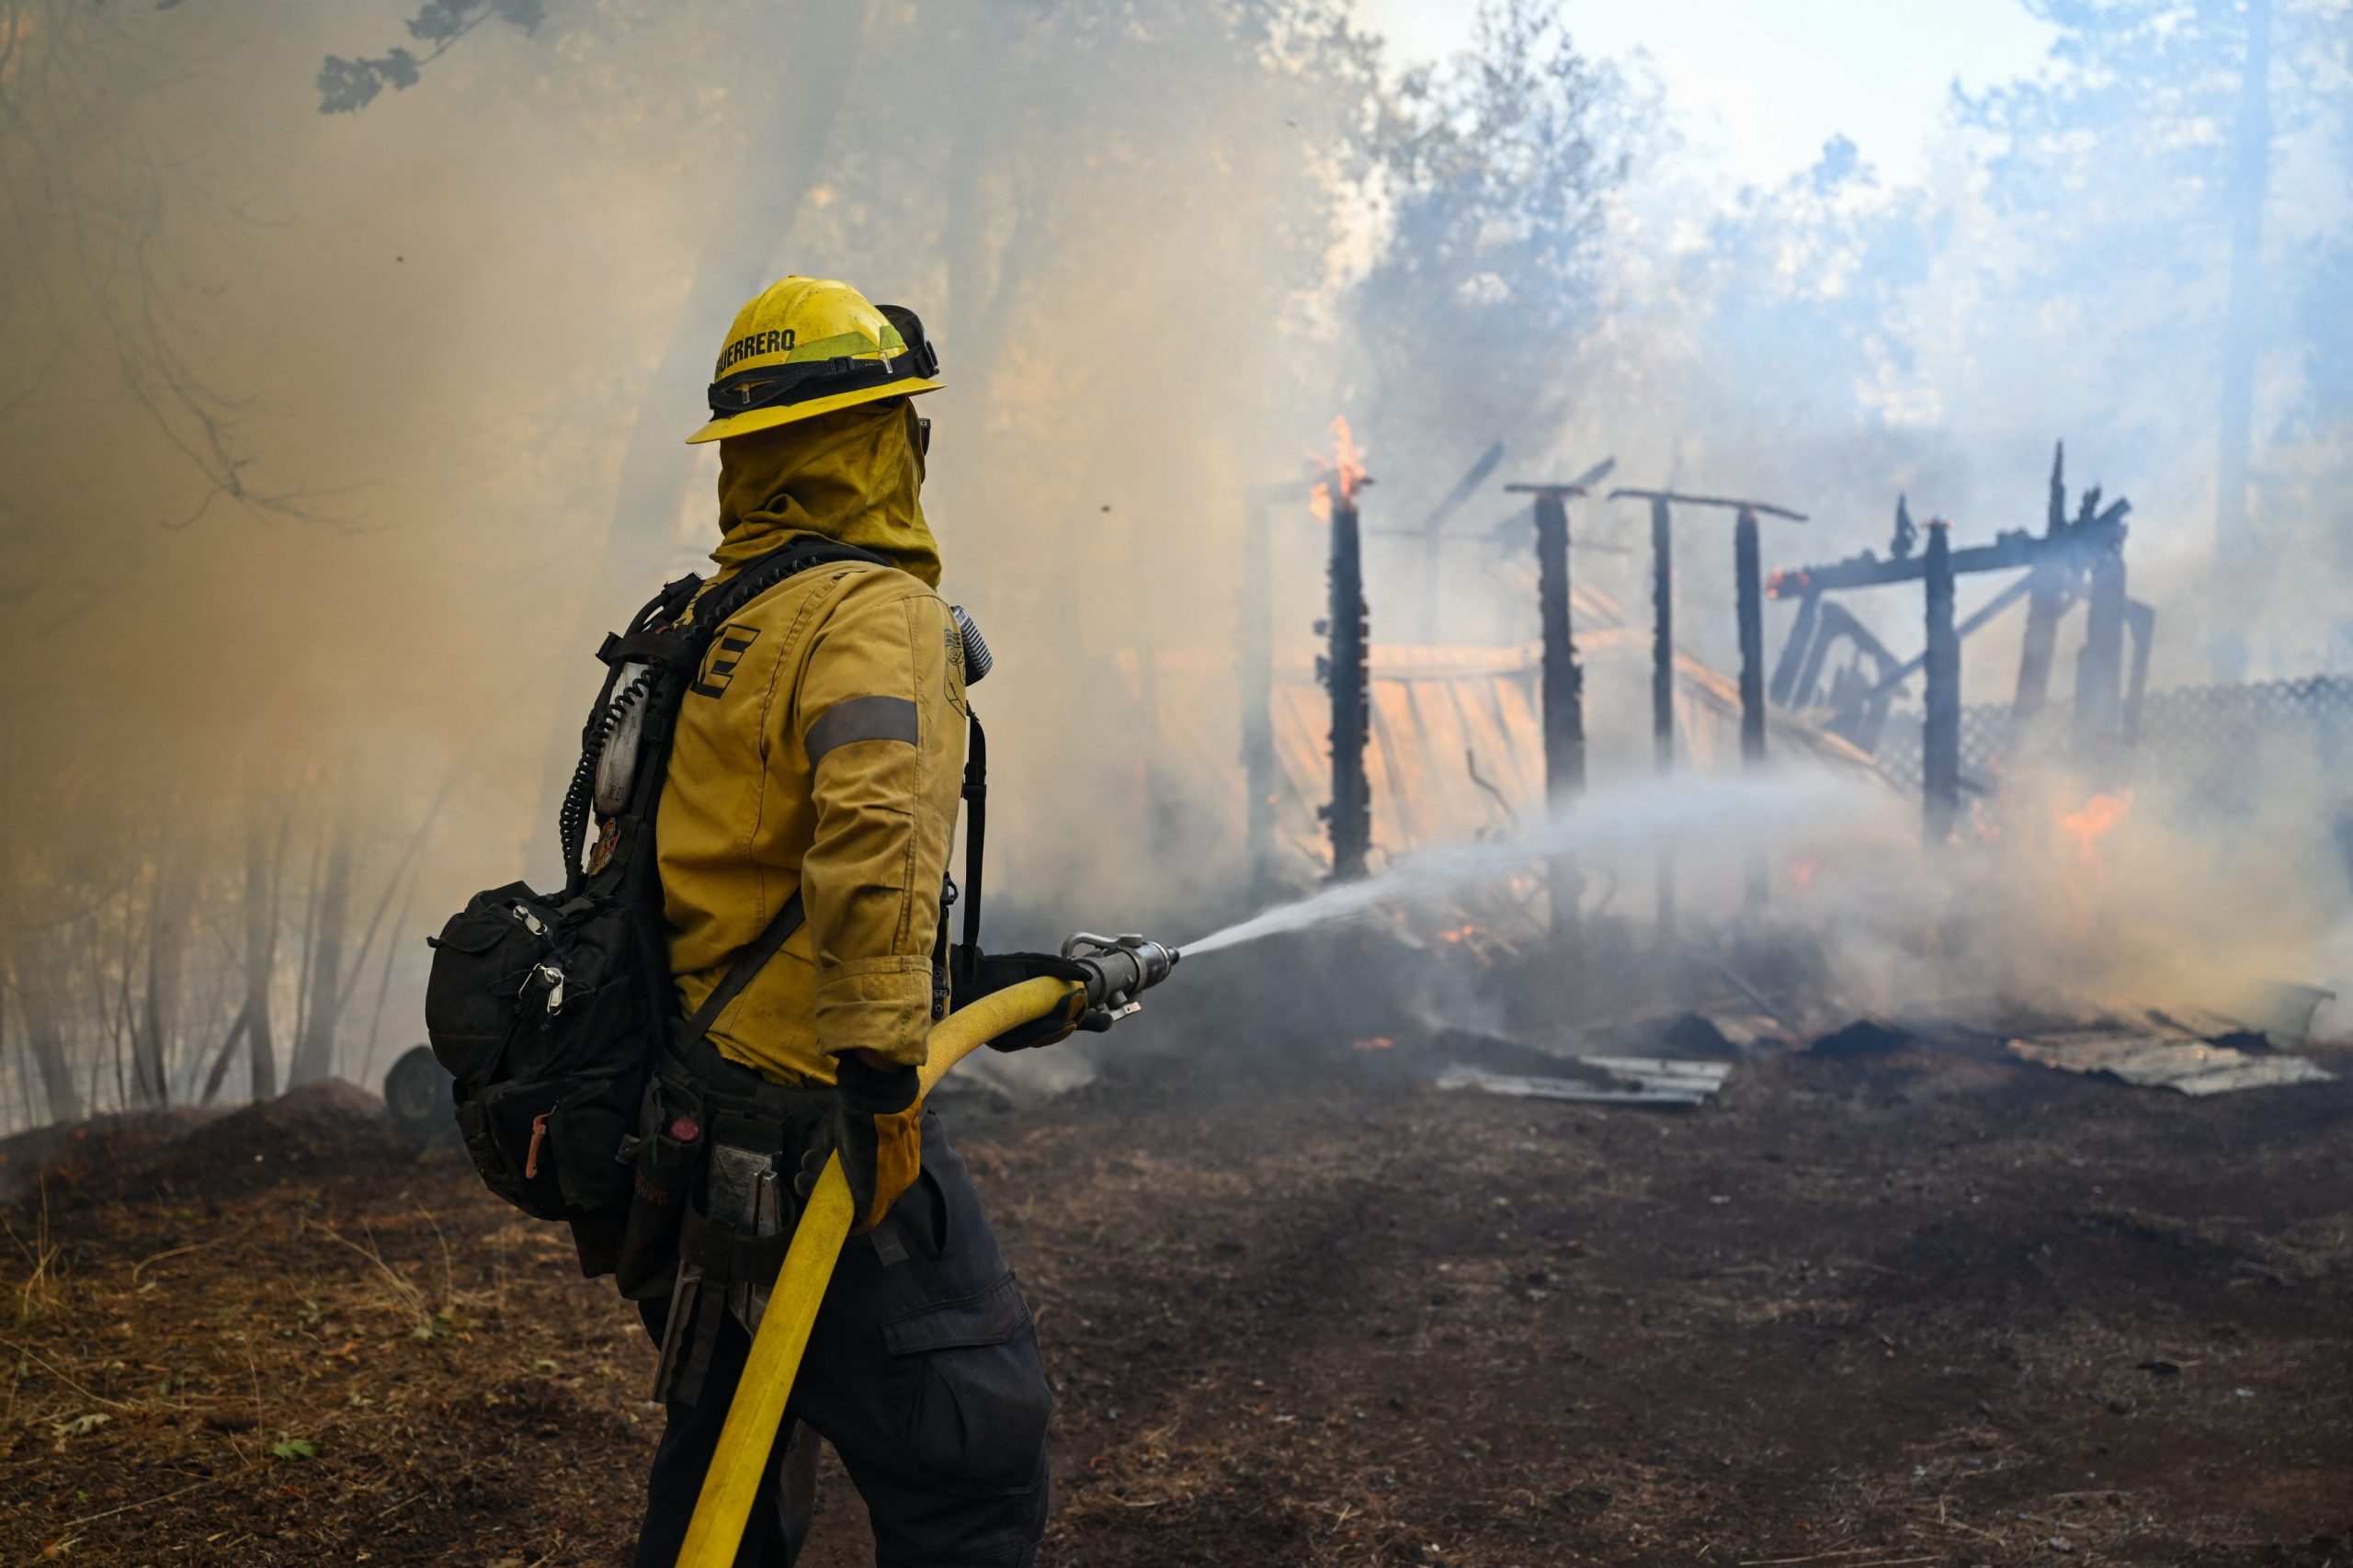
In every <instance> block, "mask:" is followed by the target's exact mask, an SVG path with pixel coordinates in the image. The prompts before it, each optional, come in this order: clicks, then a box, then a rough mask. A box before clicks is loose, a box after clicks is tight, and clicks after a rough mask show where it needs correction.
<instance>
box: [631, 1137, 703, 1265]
mask: <svg viewBox="0 0 2353 1568" xmlns="http://www.w3.org/2000/svg"><path fill="white" fill-rule="evenodd" d="M682 1132H683V1133H689V1134H691V1135H692V1136H690V1137H680V1136H677V1134H679V1133H682ZM704 1142H705V1141H704V1138H703V1135H702V1129H701V1128H700V1127H699V1125H698V1124H697V1123H696V1122H695V1121H694V1120H693V1119H691V1118H690V1117H687V1116H678V1117H676V1118H675V1119H672V1120H671V1121H670V1122H669V1124H668V1125H667V1126H661V1127H656V1128H654V1130H653V1131H652V1132H651V1133H650V1134H649V1135H648V1136H647V1137H646V1139H645V1141H644V1142H642V1144H640V1145H639V1147H638V1151H637V1171H636V1179H635V1182H634V1184H633V1185H634V1191H633V1193H632V1196H631V1199H630V1206H629V1224H628V1226H627V1228H626V1229H625V1230H624V1231H623V1232H622V1233H621V1245H620V1267H619V1269H618V1270H617V1275H618V1279H617V1283H619V1284H620V1289H621V1294H622V1296H623V1297H625V1298H627V1299H628V1300H630V1301H646V1300H650V1299H652V1298H653V1297H655V1296H659V1295H662V1294H664V1293H665V1292H666V1291H667V1290H669V1289H670V1276H671V1270H673V1269H674V1268H676V1267H677V1262H678V1225H679V1221H680V1218H681V1217H682V1216H683V1215H684V1214H685V1212H686V1208H687V1204H688V1200H689V1199H690V1198H691V1197H692V1195H693V1192H694V1182H695V1175H696V1172H697V1171H698V1170H699V1168H700V1166H701V1164H702V1152H703V1147H704Z"/></svg>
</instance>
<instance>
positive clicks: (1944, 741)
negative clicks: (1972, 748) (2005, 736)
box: [1920, 520, 1961, 844]
mask: <svg viewBox="0 0 2353 1568" xmlns="http://www.w3.org/2000/svg"><path fill="white" fill-rule="evenodd" d="M1950 533H1951V529H1950V528H1949V527H1947V525H1946V524H1945V523H1944V522H1943V521H1941V520H1938V521H1932V522H1931V523H1929V524H1928V554H1927V562H1925V566H1926V572H1925V578H1924V580H1925V581H1926V583H1927V600H1928V638H1927V656H1926V659H1925V661H1924V668H1925V669H1926V671H1927V719H1926V720H1925V721H1924V726H1923V728H1922V730H1921V733H1920V786H1921V826H1922V830H1923V832H1924V833H1925V834H1926V835H1927V841H1928V842H1929V843H1930V844H1942V843H1944V842H1945V841H1946V840H1947V839H1948V838H1949V837H1951V836H1952V830H1953V825H1954V824H1956V823H1957V822H1959V821H1960V819H1961V633H1960V631H1959V630H1958V629H1956V628H1955V627H1954V625H1953V609H1952V602H1953V574H1952V541H1951V539H1950V538H1949V535H1950Z"/></svg>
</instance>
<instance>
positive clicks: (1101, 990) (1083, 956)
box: [1063, 931, 1184, 1033]
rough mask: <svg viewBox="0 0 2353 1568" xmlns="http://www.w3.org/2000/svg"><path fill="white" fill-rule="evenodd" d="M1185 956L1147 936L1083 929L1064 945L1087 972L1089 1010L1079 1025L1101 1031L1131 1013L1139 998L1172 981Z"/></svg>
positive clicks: (1066, 952)
mask: <svg viewBox="0 0 2353 1568" xmlns="http://www.w3.org/2000/svg"><path fill="white" fill-rule="evenodd" d="M1183 956H1184V955H1183V954H1181V953H1179V952H1178V951H1177V950H1176V949H1174V948H1171V947H1167V946H1165V945H1163V944H1162V943H1159V942H1155V941H1153V940H1152V939H1151V938H1149V937H1139V936H1135V935H1132V934H1131V935H1129V936H1124V937H1098V936H1096V935H1095V934H1094V933H1093V932H1091V931H1081V932H1079V933H1078V934H1077V935H1076V936H1074V937H1071V938H1070V940H1068V941H1066V942H1064V943H1063V957H1064V958H1066V959H1069V960H1071V961H1072V962H1074V963H1075V964H1077V965H1078V966H1079V967H1080V968H1081V969H1084V970H1086V971H1087V974H1088V979H1087V982H1086V1014H1085V1015H1084V1016H1083V1017H1081V1018H1080V1019H1079V1023H1078V1027H1079V1028H1083V1029H1089V1030H1092V1031H1094V1032H1096V1033H1100V1032H1102V1031H1103V1030H1105V1029H1108V1028H1110V1027H1111V1026H1112V1025H1113V1024H1115V1023H1118V1022H1119V1021H1120V1019H1121V1018H1124V1017H1128V1015H1130V1014H1131V1013H1135V1012H1140V1011H1142V1007H1143V1004H1142V1002H1140V1001H1138V1000H1137V998H1138V997H1139V996H1141V995H1142V994H1143V993H1144V992H1146V991H1148V990H1150V989H1151V988H1152V987H1154V986H1155V985H1157V984H1159V983H1161V982H1162V981H1164V980H1165V979H1167V978H1168V971H1170V970H1173V969H1175V968H1176V960H1178V959H1180V958H1182V957H1183Z"/></svg>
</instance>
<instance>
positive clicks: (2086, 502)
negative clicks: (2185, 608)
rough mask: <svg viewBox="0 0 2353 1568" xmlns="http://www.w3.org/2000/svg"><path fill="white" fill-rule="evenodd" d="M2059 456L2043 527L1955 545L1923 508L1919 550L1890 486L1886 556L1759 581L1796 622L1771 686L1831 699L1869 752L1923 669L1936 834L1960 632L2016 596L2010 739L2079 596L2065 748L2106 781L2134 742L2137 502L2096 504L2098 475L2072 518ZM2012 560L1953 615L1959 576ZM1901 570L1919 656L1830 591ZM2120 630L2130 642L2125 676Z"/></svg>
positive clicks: (1952, 777)
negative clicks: (1890, 640) (2128, 544)
mask: <svg viewBox="0 0 2353 1568" xmlns="http://www.w3.org/2000/svg"><path fill="white" fill-rule="evenodd" d="M2065 463H2066V450H2065V448H2064V446H2062V447H2061V448H2060V449H2058V451H2057V453H2056V454H2055V455H2054V457H2053V459H2052V472H2051V491H2050V500H2049V506H2048V515H2047V519H2046V521H2045V524H2044V528H2043V531H2042V533H2041V534H2040V535H2039V536H2038V535H2034V534H2031V533H2029V532H2028V531H2027V530H2025V529H2022V528H2021V529H2016V530H2012V531H2008V532H2004V533H1999V534H1996V535H1995V540H1994V542H1993V543H1992V544H1990V545H1978V546H1974V547H1972V548H1968V549H1961V550H1956V549H1954V548H1952V546H1951V543H1950V540H1949V529H1948V527H1947V525H1946V524H1945V523H1943V522H1942V521H1940V520H1939V521H1932V522H1931V523H1930V524H1929V525H1928V530H1927V532H1928V540H1927V549H1926V550H1925V551H1922V552H1920V553H1918V554H1915V553H1914V551H1915V544H1916V541H1917V530H1916V529H1915V528H1914V527H1913V525H1912V518H1911V512H1910V508H1909V506H1907V505H1906V503H1905V502H1904V500H1903V499H1902V498H1899V499H1898V500H1897V502H1896V522H1895V532H1894V536H1893V540H1891V544H1890V551H1889V554H1888V556H1887V557H1886V558H1885V559H1881V557H1880V556H1879V555H1878V554H1877V553H1876V552H1873V551H1864V552H1863V553H1861V554H1859V555H1856V556H1851V557H1849V558H1848V559H1847V560H1845V561H1839V562H1832V563H1830V564H1827V565H1822V566H1805V567H1799V568H1796V569H1794V570H1790V571H1784V572H1776V573H1775V574H1773V575H1772V577H1771V579H1770V580H1769V581H1768V583H1767V585H1766V592H1767V594H1768V596H1769V597H1772V598H1775V599H1778V600H1795V601H1796V603H1797V620H1796V623H1795V624H1794V625H1793V626H1792V628H1791V629H1790V637H1789V641H1788V642H1786V643H1784V644H1783V645H1782V649H1781V654H1780V657H1779V660H1778V661H1777V662H1776V664H1775V665H1774V670H1773V678H1772V685H1771V688H1770V691H1769V694H1768V695H1769V696H1770V698H1771V699H1772V700H1773V701H1774V702H1775V703H1777V704H1779V705H1780V706H1782V707H1784V708H1790V709H1817V708H1824V709H1827V710H1828V712H1827V715H1826V720H1827V723H1828V726H1829V728H1830V729H1831V730H1832V731H1833V732H1834V733H1837V734H1839V735H1841V736H1843V737H1845V738H1846V739H1847V740H1849V741H1852V742H1853V743H1854V744H1856V745H1858V746H1859V747H1860V748H1861V749H1863V750H1864V751H1866V752H1873V753H1876V752H1877V751H1878V750H1879V749H1880V743H1881V737H1882V734H1883V733H1884V731H1885V728H1886V724H1887V719H1888V714H1889V710H1890V709H1891V707H1892V705H1893V701H1894V699H1895V698H1896V696H1897V695H1898V694H1899V693H1900V692H1901V691H1902V690H1903V689H1904V687H1905V686H1906V684H1907V683H1909V682H1910V680H1911V679H1912V677H1913V676H1925V677H1926V680H1925V685H1926V703H1927V711H1926V714H1925V718H1924V724H1925V726H1926V729H1925V732H1924V733H1923V735H1922V739H1921V754H1920V755H1921V778H1922V791H1923V815H1924V821H1925V826H1926V831H1927V835H1928V836H1929V837H1931V838H1940V837H1942V836H1943V835H1945V834H1946V833H1948V832H1949V830H1950V828H1951V826H1952V824H1953V823H1954V821H1955V820H1957V818H1958V815H1959V812H1960V804H1961V793H1962V790H1964V789H1965V788H1966V787H1967V780H1966V779H1965V778H1964V775H1963V769H1962V762H1961V735H1960V725H1961V695H1960V692H1961V647H1962V644H1963V642H1965V641H1966V640H1967V638H1968V637H1969V636H1970V635H1971V634H1972V632H1975V631H1979V630H1980V629H1981V628H1983V627H1984V626H1986V625H1988V624H1989V623H1991V622H1992V621H1993V620H1995V619H1996V618H1997V617H1999V616H2000V615H2001V614H2002V613H2003V612H2004V611H2005V610H2006V609H2008V608H2010V607H2011V606H2013V605H2015V604H2017V603H2018V602H2019V601H2020V600H2021V599H2023V600H2026V601H2027V605H2028V609H2027V629H2026V642H2025V647H2024V651H2023V652H2022V653H2021V655H2020V658H2019V665H2018V688H2017V696H2016V698H2015V699H2014V701H2013V703H2012V711H2011V728H2012V734H2013V743H2014V744H2013V749H2017V748H2018V747H2022V746H2024V745H2025V744H2027V742H2028V740H2029V732H2031V731H2032V730H2033V729H2034V728H2035V725H2036V721H2037V719H2038V717H2039V716H2040V714H2041V712H2042V710H2044V708H2045V707H2046V705H2047V703H2048V700H2049V690H2050V684H2051V669H2052V661H2053V656H2054V653H2055V652H2056V648H2057V642H2058V633H2059V629H2060V624H2061V620H2062V619H2063V616H2064V615H2065V613H2066V611H2067V609H2068V608H2070V607H2071V606H2072V605H2073V604H2074V603H2075V602H2076V601H2077V600H2079V599H2080V600H2082V601H2084V602H2085V603H2086V606H2087V607H2088V608H2087V613H2086V628H2085V641H2084V648H2083V652H2082V654H2081V655H2080V656H2079V657H2078V658H2077V660H2076V663H2075V704H2074V723H2073V744H2072V748H2071V749H2072V752H2073V754H2074V761H2075V764H2076V766H2077V767H2078V769H2079V770H2080V771H2082V772H2083V773H2084V774H2085V775H2086V777H2087V778H2090V779H2091V780H2093V781H2094V782H2102V781H2108V780H2109V779H2110V778H2111V777H2112V775H2113V774H2114V773H2115V771H2116V769H2117V767H2119V766H2120V756H2121V754H2122V752H2123V750H2124V748H2125V747H2127V746H2128V745H2130V744H2131V739H2132V732H2133V724H2134V715H2135V714H2136V713H2137V712H2138V711H2139V710H2140V707H2141V704H2142V701H2143V696H2144V695H2145V693H2146V690H2147V687H2148V676H2149V653H2150V646H2151V642H2152V640H2153V638H2154V631H2155V626H2156V612H2155V611H2154V610H2153V609H2151V608H2149V607H2148V606H2147V605H2144V604H2141V603H2138V602H2136V601H2134V600H2131V599H2129V598H2128V597H2126V594H2125V572H2124V543H2125V537H2126V528H2125V526H2124V518H2125V517H2126V516H2127V515H2128V514H2130V513H2131V509H2132V506H2131V502H2129V501H2127V500H2124V499H2123V498H2121V497H2119V498H2118V499H2117V500H2115V501H2114V502H2111V503H2109V505H2108V506H2105V507H2103V506H2101V505H2100V500H2101V496H2100V492H2099V490H2098V489H2097V487H2095V488H2093V489H2091V490H2089V491H2086V493H2085V494H2083V496H2082V498H2081V503H2080V506H2079V508H2078V510H2077V512H2076V514H2075V517H2073V518H2072V519H2071V518H2070V517H2068V514H2067V496H2066V480H2065V475H2066V469H2065ZM2008 571H2015V572H2022V573H2023V575H2021V576H2020V577H2018V579H2017V580H2016V581H2015V582H2012V583H2011V584H2009V585H2007V586H2006V587H2005V588H2004V589H2003V590H2002V591H2001V592H2000V593H1998V594H1996V595H1995V597H1993V598H1992V599H1990V600H1988V601H1987V602H1986V603H1985V604H1984V606H1983V607H1982V608H1979V609H1978V610H1976V611H1975V612H1974V613H1972V615H1970V616H1969V617H1968V619H1965V620H1961V621H1959V622H1956V621H1955V619H1954V603H1953V601H1954V591H1955V584H1956V580H1957V579H1958V578H1960V577H1961V576H1965V575H1968V574H1974V573H1984V572H2008ZM1909 582H1917V583H1920V584H1921V585H1922V586H1923V589H1924V592H1925V599H1926V604H1925V622H1926V636H1925V644H1926V645H1925V647H1924V649H1923V651H1922V653H1920V654H1919V656H1917V657H1916V658H1913V659H1908V660H1901V659H1898V658H1897V657H1896V656H1895V654H1894V653H1893V652H1891V651H1890V650H1889V649H1888V647H1887V645H1886V644H1885V643H1884V642H1881V641H1880V639H1879V638H1878V637H1876V636H1875V635H1873V634H1872V632H1871V631H1870V629H1869V628H1868V627H1867V626H1865V625H1864V624H1863V622H1862V621H1861V620H1860V619H1858V618H1857V617H1856V616H1855V615H1854V614H1853V613H1852V612H1850V611H1848V610H1847V609H1846V608H1845V607H1843V606H1841V605H1839V604H1838V603H1837V602H1836V600H1835V599H1834V598H1832V597H1830V596H1833V595H1836V594H1842V593H1848V592H1853V591H1855V590H1858V589H1863V588H1872V587H1883V586H1887V585H1893V584H1897V583H1909ZM2128 634H2129V635H2130V637H2131V642H2132V649H2131V671H2130V674H2129V677H2128V676H2127V674H2126V670H2125V640H2126V638H2127V636H2128ZM1842 646H1843V647H1845V648H1847V650H1849V656H1848V660H1847V664H1845V665H1843V666H1841V667H1839V668H1838V669H1837V670H1836V673H1835V675H1833V676H1832V677H1831V679H1830V681H1829V684H1828V685H1827V686H1826V687H1825V686H1824V670H1825V668H1826V667H1827V666H1828V665H1829V664H1830V661H1831V659H1832V657H1833V656H1834V655H1835V654H1836V653H1837V652H1838V651H1839V649H1840V648H1841V647H1842Z"/></svg>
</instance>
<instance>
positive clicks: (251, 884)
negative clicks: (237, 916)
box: [244, 815, 286, 1100]
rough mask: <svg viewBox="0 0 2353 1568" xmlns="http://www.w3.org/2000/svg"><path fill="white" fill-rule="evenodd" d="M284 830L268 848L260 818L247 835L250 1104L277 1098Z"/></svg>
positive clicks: (246, 1021) (246, 1017)
mask: <svg viewBox="0 0 2353 1568" xmlns="http://www.w3.org/2000/svg"><path fill="white" fill-rule="evenodd" d="M285 842H286V834H285V824H284V822H283V821H282V820H281V821H280V823H279V825H278V835H277V840H276V842H275V843H274V844H273V843H270V842H267V840H266V838H265V835H264V834H263V831H262V823H261V818H260V817H259V816H258V815H256V817H255V818H254V820H253V822H252V823H251V824H249V825H248V826H247V828H246V830H245V1011H244V1025H245V1057H246V1061H247V1062H248V1074H247V1075H248V1078H249V1080H250V1084H251V1087H250V1090H249V1094H250V1096H251V1097H252V1098H254V1099H257V1100H266V1099H271V1098H274V1097H276V1096H277V1094H278V1043H277V1040H276V1039H275V1037H274V1036H272V1034H271V1033H270V1028H269V983H270V980H271V978H272V977H273V976H274V975H275V974H276V972H277V969H278V863H279V861H280V860H281V859H282V858H284V855H285Z"/></svg>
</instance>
